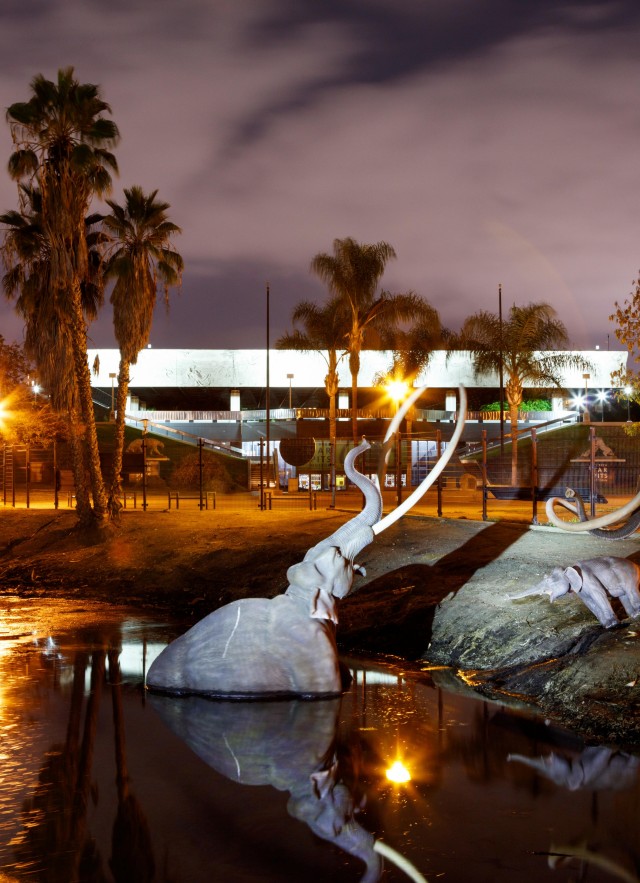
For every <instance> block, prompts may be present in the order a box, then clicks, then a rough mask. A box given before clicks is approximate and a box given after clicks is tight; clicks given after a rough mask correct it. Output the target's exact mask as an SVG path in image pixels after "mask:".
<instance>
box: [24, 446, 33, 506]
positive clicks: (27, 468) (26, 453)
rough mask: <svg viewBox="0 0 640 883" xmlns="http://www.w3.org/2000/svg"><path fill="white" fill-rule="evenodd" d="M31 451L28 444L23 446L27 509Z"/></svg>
mask: <svg viewBox="0 0 640 883" xmlns="http://www.w3.org/2000/svg"><path fill="white" fill-rule="evenodd" d="M30 454H31V450H30V448H29V443H28V442H27V444H26V445H25V449H24V467H25V469H24V471H25V480H26V496H27V509H28V508H29V506H30V503H31V493H30V491H31V457H30Z"/></svg>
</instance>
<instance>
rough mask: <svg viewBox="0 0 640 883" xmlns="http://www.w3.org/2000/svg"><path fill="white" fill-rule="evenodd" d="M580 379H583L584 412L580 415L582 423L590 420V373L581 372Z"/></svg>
mask: <svg viewBox="0 0 640 883" xmlns="http://www.w3.org/2000/svg"><path fill="white" fill-rule="evenodd" d="M582 379H583V380H584V414H583V415H582V420H583V422H584V423H589V422H590V420H591V415H590V414H589V398H588V396H589V392H588V390H589V380H590V379H591V374H583V375H582Z"/></svg>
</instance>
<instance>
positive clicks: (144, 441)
mask: <svg viewBox="0 0 640 883" xmlns="http://www.w3.org/2000/svg"><path fill="white" fill-rule="evenodd" d="M142 427H143V429H142V511H143V512H146V511H147V430H148V429H149V418H148V417H143V419H142Z"/></svg>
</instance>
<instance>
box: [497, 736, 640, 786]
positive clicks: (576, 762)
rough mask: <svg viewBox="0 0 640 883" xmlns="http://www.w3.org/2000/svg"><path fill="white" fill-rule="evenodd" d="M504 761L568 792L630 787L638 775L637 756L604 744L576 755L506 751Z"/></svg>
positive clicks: (638, 763)
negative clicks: (529, 770) (507, 752)
mask: <svg viewBox="0 0 640 883" xmlns="http://www.w3.org/2000/svg"><path fill="white" fill-rule="evenodd" d="M507 761H510V762H514V761H515V762H516V763H522V764H524V765H525V766H528V767H531V769H533V770H536V772H538V773H540V775H542V776H544V777H545V778H546V779H549V780H550V781H551V782H554V783H555V784H556V785H562V786H564V787H565V788H567V789H568V790H569V791H578V790H580V789H581V788H589V789H591V790H592V791H622V790H623V789H625V788H633V786H634V785H635V783H636V780H637V778H638V769H640V758H639V757H634V756H633V755H632V754H626V753H625V752H624V751H615V750H614V749H613V748H606V747H605V746H604V745H589V746H587V747H586V748H585V749H584V751H582V752H581V753H580V754H579V755H578V756H577V757H563V756H562V755H561V754H557V753H555V752H553V753H551V754H549V755H547V756H546V757H533V758H532V757H526V756H524V755H522V754H508V755H507Z"/></svg>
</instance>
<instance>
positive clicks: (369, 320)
mask: <svg viewBox="0 0 640 883" xmlns="http://www.w3.org/2000/svg"><path fill="white" fill-rule="evenodd" d="M395 256H396V253H395V251H394V250H393V248H392V246H391V245H389V243H388V242H377V243H375V244H373V245H367V244H361V243H359V242H356V240H355V239H351V238H349V237H348V238H346V239H334V241H333V254H327V253H325V252H321V253H319V254H317V255H316V256H315V257H314V258H313V260H312V261H311V271H312V272H313V273H315V274H316V276H318V277H319V278H320V279H322V280H323V281H324V282H326V283H327V285H328V286H329V290H330V291H331V292H332V294H333V295H334V296H335V297H336V298H337V300H338V302H339V303H340V313H341V314H343V315H345V316H346V323H347V324H346V326H345V327H346V331H345V335H344V336H345V340H346V349H347V351H348V353H349V370H350V372H351V408H352V412H351V413H352V426H353V440H354V443H356V442H357V441H358V414H357V411H358V374H359V372H360V353H361V351H362V349H363V348H364V346H365V344H366V343H372V342H374V339H375V342H377V343H378V342H379V337H376V333H377V334H378V335H379V334H380V332H382V331H383V329H384V328H385V327H388V326H389V325H394V324H397V323H398V322H401V321H406V320H410V319H412V318H413V317H414V316H415V315H416V313H418V312H419V311H420V308H421V306H422V304H423V303H424V302H423V301H422V300H421V298H419V297H418V296H417V295H416V294H413V293H409V294H390V293H389V292H388V291H380V292H378V290H377V289H378V283H379V282H380V279H381V277H382V275H383V273H384V270H385V267H386V265H387V263H388V261H389V260H391V259H392V258H395Z"/></svg>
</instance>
